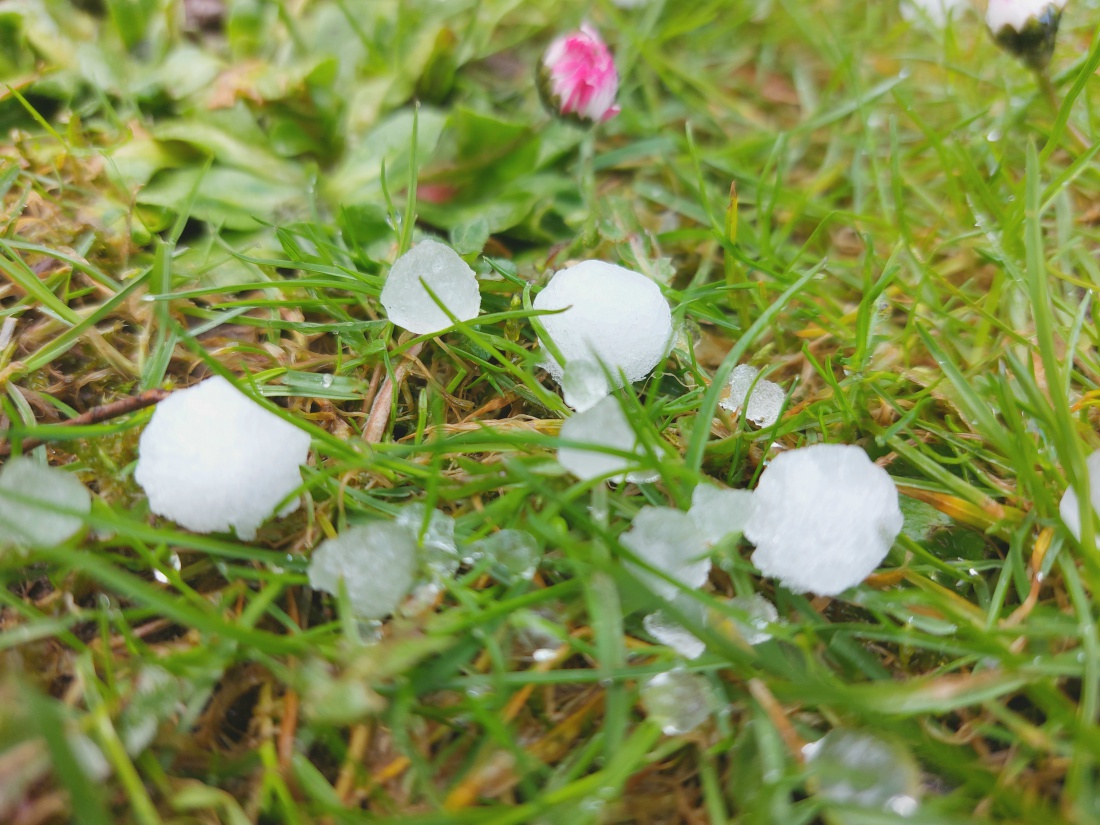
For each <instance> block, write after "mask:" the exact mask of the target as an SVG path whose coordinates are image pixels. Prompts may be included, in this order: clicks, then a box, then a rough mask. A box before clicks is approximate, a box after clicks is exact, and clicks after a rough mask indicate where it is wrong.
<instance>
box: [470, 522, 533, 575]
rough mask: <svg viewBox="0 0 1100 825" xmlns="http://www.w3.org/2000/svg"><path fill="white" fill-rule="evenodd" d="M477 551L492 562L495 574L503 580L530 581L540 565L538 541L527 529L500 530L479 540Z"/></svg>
mask: <svg viewBox="0 0 1100 825" xmlns="http://www.w3.org/2000/svg"><path fill="white" fill-rule="evenodd" d="M476 549H477V553H478V555H480V556H484V557H485V558H487V559H489V561H490V562H491V563H492V571H493V575H494V576H496V577H497V578H498V579H501V580H502V581H505V582H509V581H512V580H515V579H522V580H525V581H529V580H530V579H531V578H533V577H534V575H535V571H536V570H538V567H539V558H540V556H541V555H542V554H541V552H540V551H539V545H538V542H537V541H535V537H534V536H532V535H531V534H530V533H528V532H527V531H526V530H500V531H498V532H496V533H493V534H491V535H489V536H486V537H485V538H483V539H482V540H481V541H479V542H477V548H476Z"/></svg>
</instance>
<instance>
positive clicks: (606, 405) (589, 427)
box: [558, 396, 657, 482]
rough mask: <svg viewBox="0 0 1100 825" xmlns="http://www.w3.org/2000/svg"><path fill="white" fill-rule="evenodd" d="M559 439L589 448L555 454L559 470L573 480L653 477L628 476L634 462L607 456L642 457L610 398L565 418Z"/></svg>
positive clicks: (614, 400)
mask: <svg viewBox="0 0 1100 825" xmlns="http://www.w3.org/2000/svg"><path fill="white" fill-rule="evenodd" d="M559 435H560V436H561V438H562V439H564V440H566V441H573V442H576V443H578V444H585V445H591V446H590V447H572V446H570V447H562V448H561V449H559V450H558V461H559V462H560V463H561V466H563V467H564V468H565V469H567V470H568V471H569V472H571V473H572V474H573V475H575V476H576V477H577V478H580V479H583V480H588V479H592V478H599V477H601V476H609V477H610V480H611V481H634V482H643V481H652V480H654V479H655V478H656V477H657V476H656V475H655V474H653V473H647V472H644V471H637V472H629V468H630V467H632V466H635V464H636V462H634V461H631V460H630V459H629V458H626V457H624V456H621V455H615V454H613V453H610V452H607V450H618V451H620V452H625V453H632V454H634V455H637V456H639V457H641V456H642V455H644V452H643V450H642V448H641V446H640V445H639V444H638V437H637V435H636V434H635V432H634V430H633V428H632V427H631V426H630V422H629V421H627V418H626V415H625V413H623V408H622V406H621V405H620V404H619V400H618V399H617V398H615V397H614V396H608V397H606V398H604V399H603V400H602V401H600V403H598V404H596V406H594V407H592V408H591V409H589V410H585V411H584V412H579V413H577V414H576V415H574V416H571V417H570V418H567V419H566V420H565V421H563V422H562V425H561V431H560V433H559Z"/></svg>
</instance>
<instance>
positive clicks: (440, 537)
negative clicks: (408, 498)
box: [394, 501, 462, 579]
mask: <svg viewBox="0 0 1100 825" xmlns="http://www.w3.org/2000/svg"><path fill="white" fill-rule="evenodd" d="M426 510H427V508H426V507H425V506H424V505H423V504H422V503H420V502H419V501H417V502H414V503H412V504H409V505H406V506H405V507H402V508H401V512H400V513H398V514H397V518H396V519H395V521H394V523H395V524H397V525H398V526H399V527H403V528H405V529H406V530H408V531H409V532H410V534H411V535H412V537H413V541H414V542H415V543H416V545H417V546H418V547H419V548H420V553H419V557H420V560H421V561H422V562H423V563H424V566H425V567H427V568H428V571H429V572H430V573H431V575H432V577H433V578H436V579H439V578H447V577H449V576H453V575H454V572H455V571H456V570H457V569H458V566H459V565H460V564H461V563H462V556H461V554H460V553H459V552H458V544H457V543H456V542H455V520H454V519H453V518H451V517H450V516H448V515H447V514H446V513H441V512H439V510H432V512H431V515H430V516H428V523H427V526H425V524H424V514H425V512H426ZM421 531H423V534H421Z"/></svg>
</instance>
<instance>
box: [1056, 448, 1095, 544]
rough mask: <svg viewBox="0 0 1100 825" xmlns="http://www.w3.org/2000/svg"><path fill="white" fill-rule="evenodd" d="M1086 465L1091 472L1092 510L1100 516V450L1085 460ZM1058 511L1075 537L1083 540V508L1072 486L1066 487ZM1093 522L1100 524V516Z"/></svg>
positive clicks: (1090, 498)
mask: <svg viewBox="0 0 1100 825" xmlns="http://www.w3.org/2000/svg"><path fill="white" fill-rule="evenodd" d="M1085 466H1086V467H1087V468H1088V473H1089V500H1090V501H1091V502H1092V510H1093V512H1094V513H1096V514H1097V516H1100V450H1097V451H1096V452H1094V453H1093V454H1092V455H1090V456H1089V457H1088V458H1087V459H1086V460H1085ZM1058 512H1059V514H1060V515H1061V516H1062V521H1064V522H1065V523H1066V527H1068V528H1069V531H1070V532H1071V533H1073V537H1074V538H1075V539H1077V540H1078V541H1080V540H1081V508H1080V499H1078V498H1077V493H1076V492H1074V489H1073V488H1072V487H1068V488H1066V492H1065V494H1064V495H1063V496H1062V500H1061V501H1060V502H1058ZM1093 524H1095V525H1097V526H1100V518H1098V519H1093Z"/></svg>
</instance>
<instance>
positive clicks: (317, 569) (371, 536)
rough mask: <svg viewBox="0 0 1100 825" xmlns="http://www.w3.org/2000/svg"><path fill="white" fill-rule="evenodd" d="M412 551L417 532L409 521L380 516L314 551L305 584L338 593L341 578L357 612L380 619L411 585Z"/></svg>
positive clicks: (324, 543) (413, 550)
mask: <svg viewBox="0 0 1100 825" xmlns="http://www.w3.org/2000/svg"><path fill="white" fill-rule="evenodd" d="M416 557H417V552H416V536H415V534H414V533H413V532H411V531H410V530H409V529H408V527H406V526H404V525H400V524H397V523H396V522H384V521H379V522H374V523H371V524H363V525H358V526H355V527H351V528H349V529H347V530H345V531H344V532H343V533H341V534H340V535H338V536H337V537H336V538H334V539H327V540H326V541H324V542H322V543H321V546H320V547H318V548H317V549H316V550H314V551H313V556H312V557H311V558H310V560H309V584H310V586H311V587H312V588H314V589H315V590H324V591H325V592H326V593H332V594H337V593H339V591H340V581H341V580H343V582H344V587H345V589H346V590H347V594H348V600H349V601H350V602H351V605H352V608H353V609H354V610H355V613H356V615H358V616H361V617H362V618H364V619H381V618H384V617H386V616H388V615H389V614H390V613H393V611H394V609H395V608H396V607H397V605H398V604H399V603H400V602H401V600H402V599H403V598H404V597H405V594H407V593H408V592H409V590H410V589H411V588H412V585H413V577H414V576H415V574H416Z"/></svg>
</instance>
